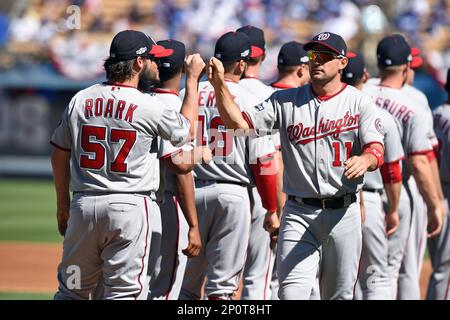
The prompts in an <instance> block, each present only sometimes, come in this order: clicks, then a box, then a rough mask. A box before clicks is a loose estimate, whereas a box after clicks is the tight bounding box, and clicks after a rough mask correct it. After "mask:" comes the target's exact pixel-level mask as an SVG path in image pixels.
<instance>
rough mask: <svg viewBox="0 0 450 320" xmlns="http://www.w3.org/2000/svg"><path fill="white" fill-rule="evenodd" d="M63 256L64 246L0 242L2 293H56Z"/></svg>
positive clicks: (0, 285)
mask: <svg viewBox="0 0 450 320" xmlns="http://www.w3.org/2000/svg"><path fill="white" fill-rule="evenodd" d="M61 253H62V246H61V245H54V244H37V243H16V242H3V243H0V261H1V262H0V291H3V292H45V293H48V292H56V289H57V288H58V284H57V281H56V269H57V266H58V263H59V261H60V259H61Z"/></svg>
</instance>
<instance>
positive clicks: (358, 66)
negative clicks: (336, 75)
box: [342, 51, 365, 83]
mask: <svg viewBox="0 0 450 320" xmlns="http://www.w3.org/2000/svg"><path fill="white" fill-rule="evenodd" d="M347 58H348V64H347V66H346V67H345V69H344V71H343V72H342V82H345V83H354V82H355V81H357V80H359V79H361V78H362V77H363V75H364V68H365V66H364V58H363V56H362V55H361V54H357V53H354V52H351V51H349V52H348V53H347Z"/></svg>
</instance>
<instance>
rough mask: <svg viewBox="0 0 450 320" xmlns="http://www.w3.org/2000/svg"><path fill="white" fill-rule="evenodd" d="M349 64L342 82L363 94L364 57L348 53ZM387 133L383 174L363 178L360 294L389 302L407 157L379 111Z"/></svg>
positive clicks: (393, 128) (393, 125) (391, 122)
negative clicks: (384, 201)
mask: <svg viewBox="0 0 450 320" xmlns="http://www.w3.org/2000/svg"><path fill="white" fill-rule="evenodd" d="M347 57H349V62H348V64H347V67H346V68H345V69H344V72H343V73H342V81H343V82H345V83H347V84H349V85H352V86H354V87H355V88H357V89H358V90H362V88H363V84H364V82H365V81H366V80H367V79H368V73H367V71H366V69H365V67H364V59H363V57H362V56H361V55H359V54H355V53H353V52H349V53H348V54H347ZM377 111H378V112H379V116H380V119H381V125H382V127H383V133H384V140H383V142H384V150H385V153H384V164H383V166H382V167H381V169H380V170H376V171H373V172H368V173H367V174H366V175H365V177H364V186H363V198H364V206H365V208H366V212H367V214H366V215H365V223H364V225H363V230H362V238H363V248H362V255H361V264H360V271H359V276H358V287H357V288H360V289H361V292H360V293H359V294H357V297H358V298H359V299H363V300H390V299H392V296H391V280H390V275H389V268H388V254H389V251H388V248H389V246H388V237H389V236H390V235H392V234H393V233H394V232H395V231H396V230H397V228H398V225H399V216H398V207H399V202H400V192H401V187H402V175H401V160H402V159H403V156H404V153H403V148H402V143H401V139H400V135H399V133H398V130H397V127H396V126H397V125H396V123H395V120H394V119H393V117H392V115H391V114H390V113H389V112H387V111H386V110H383V109H378V110H377ZM383 187H384V188H385V190H386V194H387V199H388V202H389V205H388V208H389V210H388V211H387V212H386V213H384V211H383V204H382V199H381V194H382V192H383Z"/></svg>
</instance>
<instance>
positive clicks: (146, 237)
mask: <svg viewBox="0 0 450 320" xmlns="http://www.w3.org/2000/svg"><path fill="white" fill-rule="evenodd" d="M144 205H145V222H146V225H147V230H146V232H145V247H144V255H143V256H142V268H141V272H139V275H138V283H139V286H140V287H141V289H140V290H139V293H138V294H137V295H136V297H135V298H134V300H136V299H137V298H138V297H139V295H140V294H141V292H142V289H143V286H142V282H141V276H142V273H143V272H144V265H145V264H144V259H145V255H146V253H147V244H148V229H149V225H148V208H147V198H145V197H144ZM149 254H150V252H149Z"/></svg>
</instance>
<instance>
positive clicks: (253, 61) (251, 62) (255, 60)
mask: <svg viewBox="0 0 450 320" xmlns="http://www.w3.org/2000/svg"><path fill="white" fill-rule="evenodd" d="M262 59H263V55H260V56H259V57H256V58H248V60H247V63H248V64H249V65H251V66H255V65H257V64H258V63H260V62H261V61H262Z"/></svg>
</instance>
